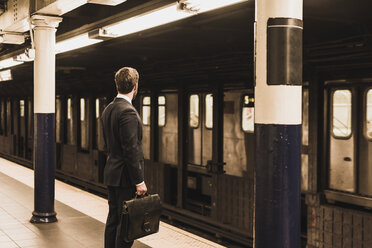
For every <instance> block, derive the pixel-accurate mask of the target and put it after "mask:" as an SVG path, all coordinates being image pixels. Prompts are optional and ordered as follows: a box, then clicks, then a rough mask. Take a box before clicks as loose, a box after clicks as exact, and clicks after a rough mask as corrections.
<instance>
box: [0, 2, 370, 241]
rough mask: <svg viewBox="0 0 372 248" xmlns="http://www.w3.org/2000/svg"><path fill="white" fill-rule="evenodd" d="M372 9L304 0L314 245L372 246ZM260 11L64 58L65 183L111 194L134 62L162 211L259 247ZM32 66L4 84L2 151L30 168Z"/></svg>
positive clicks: (60, 117) (249, 7)
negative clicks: (110, 110) (116, 126)
mask: <svg viewBox="0 0 372 248" xmlns="http://www.w3.org/2000/svg"><path fill="white" fill-rule="evenodd" d="M129 2H130V1H129ZM149 2H151V1H149ZM92 8H93V7H91V6H90V7H81V8H79V9H77V10H74V11H72V12H70V13H68V14H66V16H64V18H65V20H66V23H67V24H68V26H66V27H64V26H62V25H63V23H61V26H62V27H61V31H60V30H58V31H57V40H58V35H60V37H68V35H69V34H70V33H74V32H75V33H76V31H75V29H73V28H76V26H77V25H78V24H75V23H73V22H72V20H75V19H74V18H76V16H84V15H85V16H86V15H87V13H92V11H93V10H94V8H93V9H92ZM97 8H98V7H97ZM101 8H102V7H101ZM371 9H372V4H371V3H368V2H367V1H359V2H358V4H357V3H355V2H352V1H346V0H322V1H314V0H312V1H310V0H309V1H306V0H305V1H304V35H303V68H304V76H303V94H302V95H303V98H302V109H303V114H302V150H301V158H302V162H301V164H302V165H301V233H302V238H303V243H304V245H306V247H309V248H315V247H372V238H371V237H370V235H369V233H370V231H371V230H372V211H371V208H372V17H371V15H370V10H371ZM124 11H126V10H124ZM128 11H129V10H128ZM254 12H255V6H254V2H253V1H246V2H243V3H239V4H236V5H232V6H229V7H226V8H224V9H220V10H215V11H213V12H210V13H204V14H200V15H196V16H193V17H190V18H188V19H185V20H181V21H178V22H175V23H170V24H166V25H163V26H160V27H155V28H152V29H150V30H145V31H141V32H138V33H135V34H131V35H129V36H126V37H122V38H117V39H112V40H107V41H105V42H102V43H99V44H95V45H91V46H89V47H86V48H82V49H79V50H75V51H73V52H67V53H64V54H60V55H57V67H56V69H57V73H56V79H57V90H56V177H57V178H59V179H62V180H65V181H67V182H70V183H73V184H75V185H78V186H80V187H83V188H86V189H88V190H91V191H94V192H97V193H101V194H105V192H106V191H105V187H104V185H103V169H104V166H105V161H106V157H105V153H104V149H103V135H102V130H101V122H100V117H101V113H102V111H103V109H104V108H105V106H106V105H107V104H108V103H110V101H112V99H113V98H114V97H115V94H116V93H115V86H114V81H113V77H114V73H115V71H116V70H118V69H120V68H121V67H122V66H124V65H125V66H128V65H129V66H132V67H135V68H137V69H138V71H139V73H140V82H139V87H140V89H139V94H138V96H137V98H136V99H135V101H134V105H135V106H136V108H137V110H138V112H139V114H140V116H141V118H142V124H143V151H144V158H145V181H146V184H147V186H148V189H149V192H153V193H159V195H160V196H161V198H162V201H163V203H164V212H163V214H164V216H165V217H166V218H167V219H168V220H169V221H171V222H174V223H183V225H187V226H189V227H192V228H194V230H197V231H199V232H204V233H208V234H211V235H213V236H214V238H215V239H217V240H220V241H225V240H229V242H232V243H234V244H235V245H240V246H244V247H249V246H252V239H253V221H254V187H255V185H254V168H255V162H254V161H255V132H254V52H253V51H254ZM67 24H66V25H67ZM2 49H3V52H5V51H6V49H7V48H6V47H2ZM0 56H1V54H0ZM32 69H33V68H32V65H30V64H24V65H20V66H17V67H15V68H14V69H12V77H13V80H12V81H6V82H1V83H0V156H2V157H5V158H7V159H10V160H13V161H17V162H19V163H21V164H23V165H26V166H29V167H31V168H32V156H33V155H32V154H33V95H32V90H33V84H32ZM275 104H280V102H277V103H275Z"/></svg>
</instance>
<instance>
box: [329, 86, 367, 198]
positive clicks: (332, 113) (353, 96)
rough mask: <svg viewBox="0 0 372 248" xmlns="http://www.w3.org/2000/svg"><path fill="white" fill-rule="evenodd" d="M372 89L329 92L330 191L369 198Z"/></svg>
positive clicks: (358, 88)
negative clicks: (367, 196)
mask: <svg viewBox="0 0 372 248" xmlns="http://www.w3.org/2000/svg"><path fill="white" fill-rule="evenodd" d="M371 89H372V85H371V84H367V83H364V84H356V85H355V86H354V85H353V86H346V85H345V86H344V85H341V86H338V87H330V88H329V89H328V96H329V112H328V113H329V115H328V116H329V120H328V123H329V125H328V153H329V154H328V159H329V170H328V174H329V184H328V186H329V188H330V189H333V190H338V191H344V192H350V193H356V194H363V195H369V196H372V180H371V178H372V90H371Z"/></svg>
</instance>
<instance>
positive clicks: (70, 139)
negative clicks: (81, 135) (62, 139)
mask: <svg viewBox="0 0 372 248" xmlns="http://www.w3.org/2000/svg"><path fill="white" fill-rule="evenodd" d="M66 112H67V130H66V131H67V144H69V145H75V135H74V115H73V102H72V99H71V98H68V99H67V111H66Z"/></svg>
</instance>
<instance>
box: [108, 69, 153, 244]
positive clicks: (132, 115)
mask: <svg viewBox="0 0 372 248" xmlns="http://www.w3.org/2000/svg"><path fill="white" fill-rule="evenodd" d="M138 78H139V75H138V72H137V70H136V69H133V68H130V67H123V68H121V69H120V70H119V71H118V72H117V73H116V74H115V83H116V89H117V92H118V95H117V96H116V98H115V99H114V100H113V101H112V102H111V103H110V104H109V105H108V106H107V107H106V108H105V110H104V111H103V113H102V128H103V135H104V140H105V150H106V152H107V161H106V166H105V169H104V183H105V184H106V185H107V188H108V204H109V214H108V217H107V222H106V228H105V248H123V247H132V245H133V242H130V243H126V242H124V240H123V239H122V238H120V227H119V224H120V216H121V210H122V209H121V208H122V203H123V201H125V200H130V199H132V198H133V197H134V196H135V194H138V195H142V194H145V193H146V192H147V188H146V184H145V182H144V166H143V164H144V159H143V151H142V123H141V119H140V117H139V115H138V113H137V111H136V109H135V108H134V107H133V105H132V100H133V99H134V98H135V97H136V95H137V91H138Z"/></svg>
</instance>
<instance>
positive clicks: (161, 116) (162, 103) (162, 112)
mask: <svg viewBox="0 0 372 248" xmlns="http://www.w3.org/2000/svg"><path fill="white" fill-rule="evenodd" d="M165 101H166V99H165V96H159V97H158V108H159V109H158V110H159V112H158V115H159V116H158V125H159V127H164V126H165V118H166V116H165V104H166V102H165Z"/></svg>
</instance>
